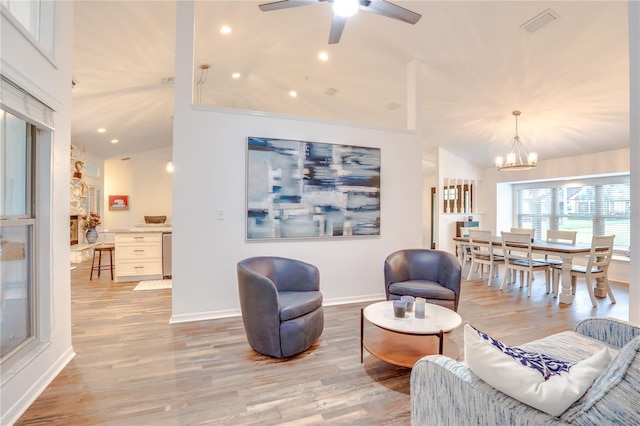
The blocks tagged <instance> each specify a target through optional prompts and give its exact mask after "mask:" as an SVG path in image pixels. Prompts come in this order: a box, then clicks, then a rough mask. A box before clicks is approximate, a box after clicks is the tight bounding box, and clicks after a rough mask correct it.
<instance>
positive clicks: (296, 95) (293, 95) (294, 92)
mask: <svg viewBox="0 0 640 426" xmlns="http://www.w3.org/2000/svg"><path fill="white" fill-rule="evenodd" d="M289 96H291V97H292V98H297V97H298V93H297V92H296V91H295V90H292V91H290V92H289Z"/></svg>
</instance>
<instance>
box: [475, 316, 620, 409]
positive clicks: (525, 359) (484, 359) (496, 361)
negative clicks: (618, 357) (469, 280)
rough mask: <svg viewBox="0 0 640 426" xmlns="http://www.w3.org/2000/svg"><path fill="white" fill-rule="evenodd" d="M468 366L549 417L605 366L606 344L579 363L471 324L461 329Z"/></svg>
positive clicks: (577, 395) (576, 396) (566, 405)
mask: <svg viewBox="0 0 640 426" xmlns="http://www.w3.org/2000/svg"><path fill="white" fill-rule="evenodd" d="M464 349H465V360H466V362H467V365H468V366H469V368H470V369H471V371H473V372H474V373H475V374H476V375H477V376H478V377H480V378H481V379H482V380H484V381H485V382H486V383H488V384H489V385H491V386H493V387H495V388H496V389H498V390H499V391H501V392H504V393H505V394H507V395H509V396H511V397H512V398H515V399H517V400H518V401H521V402H523V403H525V404H528V405H530V406H532V407H534V408H537V409H538V410H540V411H543V412H545V413H547V414H550V415H552V416H559V415H560V414H562V413H563V412H564V411H565V410H566V409H567V408H569V406H571V404H573V403H574V402H575V401H577V400H578V399H579V398H580V397H581V396H582V395H583V394H584V393H585V392H586V391H587V389H589V387H590V386H591V385H592V383H593V382H594V380H596V378H597V377H598V376H599V375H600V374H601V373H602V371H603V370H604V369H605V368H606V367H607V365H608V364H609V361H610V360H611V356H610V354H609V351H608V349H607V348H606V347H603V348H602V349H601V350H600V351H598V352H596V353H595V354H594V355H592V356H590V357H588V358H586V359H584V360H582V361H578V362H574V361H563V360H558V359H555V358H553V357H550V356H548V355H545V354H542V353H538V352H531V351H527V350H525V349H522V348H517V347H511V346H508V345H505V344H504V343H502V342H500V341H498V340H495V339H493V338H492V337H490V336H489V335H487V334H486V333H483V332H481V331H479V330H477V329H475V328H473V327H472V326H471V325H469V324H467V325H465V328H464Z"/></svg>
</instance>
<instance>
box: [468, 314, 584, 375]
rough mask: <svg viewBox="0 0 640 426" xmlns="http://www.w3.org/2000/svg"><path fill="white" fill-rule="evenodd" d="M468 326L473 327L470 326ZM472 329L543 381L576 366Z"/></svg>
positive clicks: (573, 363)
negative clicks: (531, 369) (533, 371)
mask: <svg viewBox="0 0 640 426" xmlns="http://www.w3.org/2000/svg"><path fill="white" fill-rule="evenodd" d="M470 326H471V327H473V326H472V325H470ZM473 329H474V330H475V331H477V332H478V334H479V335H480V337H482V338H483V339H484V340H486V341H487V342H489V343H491V344H492V345H493V346H495V347H496V348H498V349H499V350H500V351H502V353H504V354H505V355H508V356H510V357H511V358H513V359H514V360H516V361H518V362H519V363H520V364H522V365H524V366H526V367H529V368H533V369H534V370H536V371H537V372H538V373H540V374H542V377H544V380H545V381H546V380H548V379H549V378H550V377H551V376H552V375H554V374H560V373H561V372H563V371H565V372H568V371H569V369H570V368H571V367H572V366H574V365H575V364H577V363H575V362H568V361H561V360H559V359H555V358H552V357H550V356H548V355H545V354H541V353H537V352H529V351H525V350H524V349H520V348H518V347H513V346H509V345H505V344H504V343H502V342H501V341H499V340H496V339H494V338H493V337H491V336H489V335H488V334H487V333H483V332H482V331H480V330H478V329H477V328H475V327H473Z"/></svg>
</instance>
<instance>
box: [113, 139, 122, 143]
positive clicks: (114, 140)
mask: <svg viewBox="0 0 640 426" xmlns="http://www.w3.org/2000/svg"><path fill="white" fill-rule="evenodd" d="M118 142H120V141H119V140H118V139H111V143H118Z"/></svg>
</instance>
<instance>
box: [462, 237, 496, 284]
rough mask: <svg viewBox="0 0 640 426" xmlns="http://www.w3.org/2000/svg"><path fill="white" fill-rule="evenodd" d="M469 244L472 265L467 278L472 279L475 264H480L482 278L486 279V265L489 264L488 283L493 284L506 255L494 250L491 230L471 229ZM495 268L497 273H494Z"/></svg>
mask: <svg viewBox="0 0 640 426" xmlns="http://www.w3.org/2000/svg"><path fill="white" fill-rule="evenodd" d="M469 246H470V247H471V267H470V268H469V274H468V275H467V280H471V275H472V273H473V268H474V266H479V269H480V278H481V279H484V266H485V265H487V266H489V279H488V280H487V285H488V286H490V285H491V279H492V278H493V277H494V276H498V271H499V266H500V263H503V262H504V257H503V256H502V255H499V254H497V253H495V252H494V246H493V244H492V243H491V231H480V230H477V229H471V230H469ZM494 270H495V274H494Z"/></svg>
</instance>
